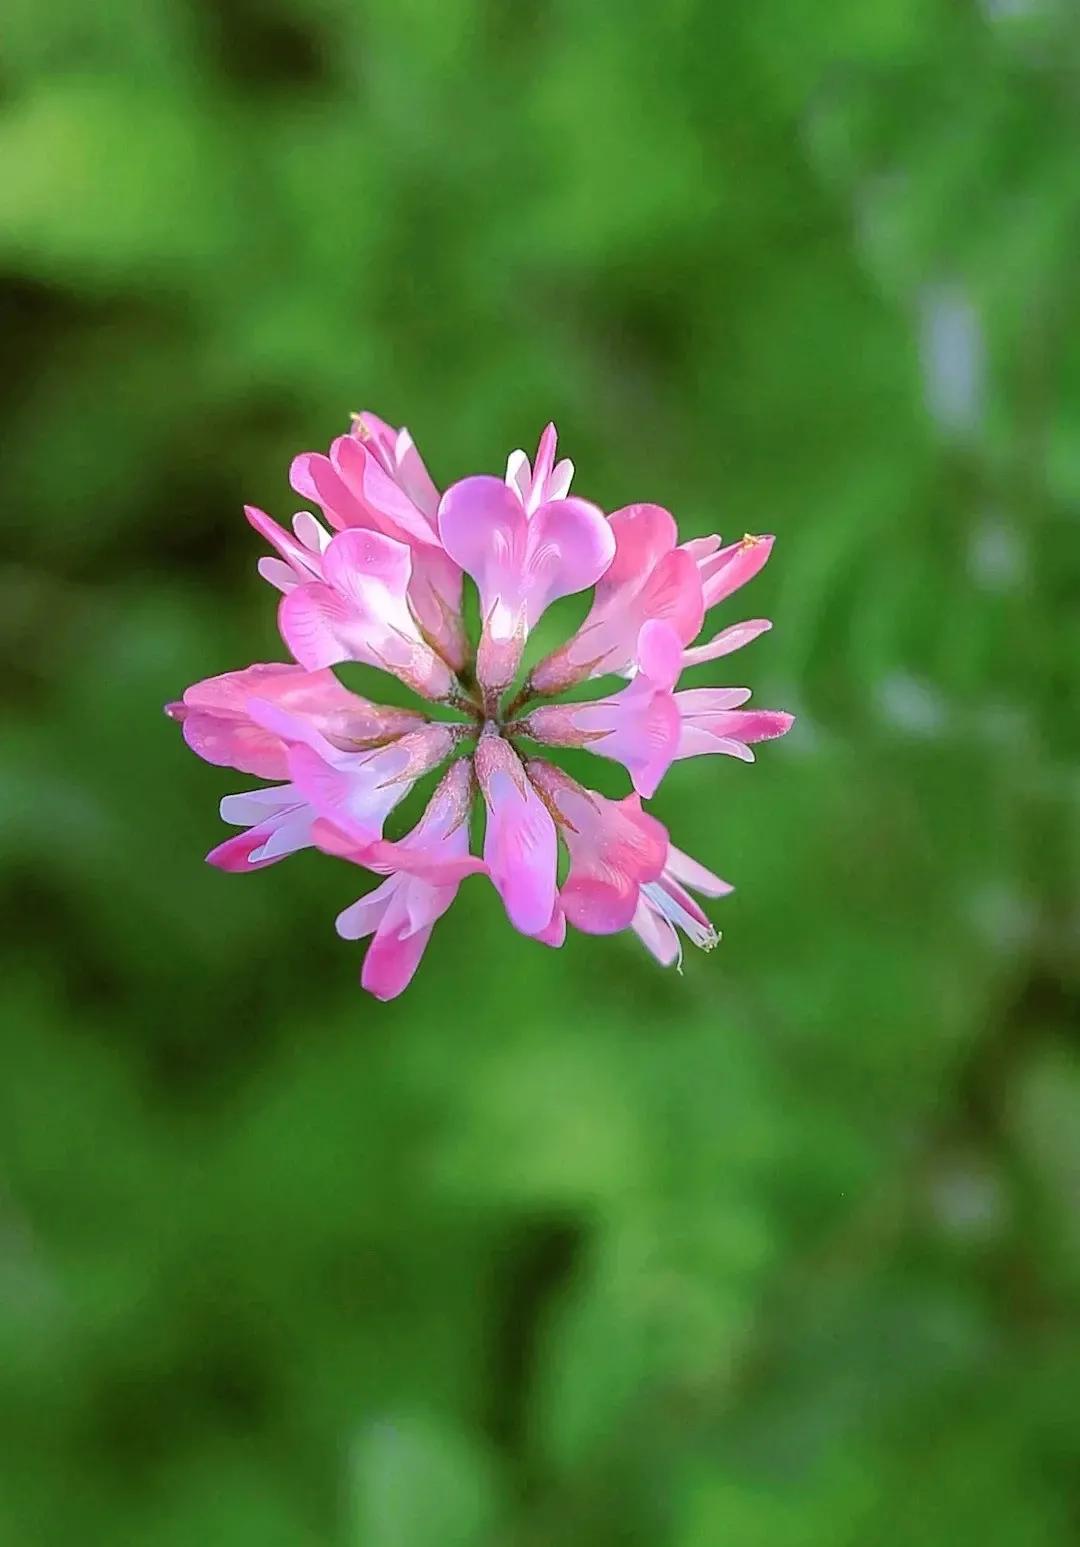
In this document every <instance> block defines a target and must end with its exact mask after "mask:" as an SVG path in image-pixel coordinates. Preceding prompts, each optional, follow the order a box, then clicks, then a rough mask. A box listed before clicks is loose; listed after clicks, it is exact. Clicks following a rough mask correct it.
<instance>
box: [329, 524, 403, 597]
mask: <svg viewBox="0 0 1080 1547" xmlns="http://www.w3.org/2000/svg"><path fill="white" fill-rule="evenodd" d="M323 574H324V575H325V578H326V580H327V582H328V583H329V584H330V585H332V586H333V587H334V589H335V591H338V592H340V593H341V595H342V596H344V597H346V598H347V599H348V600H349V601H351V602H353V603H354V604H355V605H356V606H357V607H359V608H361V609H366V608H368V607H370V606H371V605H372V590H373V588H378V589H379V590H381V591H384V592H385V593H386V595H387V596H388V597H389V598H391V599H393V601H394V602H395V603H396V604H397V606H398V607H399V608H403V606H404V599H405V592H406V590H407V588H408V584H409V579H410V577H411V575H412V558H411V555H410V553H409V549H408V547H407V545H406V544H405V543H402V542H398V541H396V540H395V539H394V538H392V537H386V536H385V535H384V534H383V533H381V532H373V531H369V530H367V529H365V528H363V527H358V528H353V529H351V530H349V531H347V532H339V533H338V535H337V536H336V537H335V538H334V540H333V542H332V543H331V544H330V546H329V547H328V548H327V550H326V553H325V554H324V555H323Z"/></svg>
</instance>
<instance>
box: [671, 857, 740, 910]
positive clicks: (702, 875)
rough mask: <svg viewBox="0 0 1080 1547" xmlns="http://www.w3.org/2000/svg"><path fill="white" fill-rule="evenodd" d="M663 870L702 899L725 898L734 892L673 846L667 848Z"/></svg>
mask: <svg viewBox="0 0 1080 1547" xmlns="http://www.w3.org/2000/svg"><path fill="white" fill-rule="evenodd" d="M665 869H666V870H667V871H668V872H669V873H670V874H671V875H672V876H674V877H675V880H676V881H681V882H682V884H683V885H684V886H692V887H693V889H694V891H695V892H700V893H701V895H702V896H703V897H726V896H727V895H728V894H729V893H730V892H733V891H734V890H735V888H734V887H733V886H731V885H730V884H729V883H728V882H727V881H722V880H721V879H720V877H719V876H718V875H716V874H714V872H713V871H711V870H707V869H706V868H705V866H704V865H700V864H698V862H697V860H696V859H691V857H690V855H689V854H684V853H683V851H682V849H677V848H676V847H675V845H674V844H671V845H670V846H669V847H668V857H667V865H666V866H665Z"/></svg>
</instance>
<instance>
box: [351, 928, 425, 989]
mask: <svg viewBox="0 0 1080 1547" xmlns="http://www.w3.org/2000/svg"><path fill="white" fill-rule="evenodd" d="M433 927H434V926H433V925H431V924H429V925H428V926H427V928H426V929H419V930H416V931H415V932H414V933H412V934H408V935H399V934H390V933H387V934H384V933H383V932H382V931H381V930H380V931H379V932H378V933H377V934H376V936H375V939H374V940H373V941H372V942H371V944H370V946H369V947H368V952H367V955H366V956H365V957H364V965H363V968H362V969H361V972H360V983H361V986H362V987H363V988H365V989H366V990H367V992H368V993H369V994H371V995H372V996H373V997H374V998H376V999H381V1000H383V1001H385V1000H388V999H396V998H397V997H398V995H399V994H403V993H404V992H405V990H406V989H407V988H408V986H409V984H410V983H411V982H412V980H413V978H414V977H415V976H416V969H417V968H418V967H419V965H420V962H421V959H422V957H423V955H424V952H425V951H426V950H427V944H428V941H429V940H430V939H431V931H432V929H433Z"/></svg>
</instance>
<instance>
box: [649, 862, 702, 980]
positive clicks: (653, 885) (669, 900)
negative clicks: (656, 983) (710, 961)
mask: <svg viewBox="0 0 1080 1547" xmlns="http://www.w3.org/2000/svg"><path fill="white" fill-rule="evenodd" d="M641 891H642V894H643V896H645V897H646V898H647V899H648V901H649V902H650V903H651V904H652V906H653V907H654V908H655V909H656V911H657V912H658V913H662V914H663V916H664V918H666V919H667V920H668V922H669V923H670V924H674V925H676V927H677V928H679V929H681V930H682V931H683V933H684V934H685V935H686V936H687V938H688V939H689V940H690V941H692V943H693V944H694V945H696V946H698V947H699V949H700V950H702V951H711V950H712V949H713V947H714V946H715V945H717V944H718V943H719V940H720V936H719V935H718V934H717V932H716V930H715V929H714V928H713V927H712V925H711V924H709V923H704V924H703V923H702V922H701V920H700V919H697V918H695V917H694V915H693V914H692V913H688V912H687V910H686V909H685V908H684V907H683V905H682V903H681V902H677V901H676V899H675V898H674V897H672V895H671V893H670V892H667V891H665V890H664V888H663V887H662V886H661V885H660V883H659V882H658V881H646V882H644V883H643V885H642V888H641ZM681 962H682V951H681V948H680V953H679V963H680V964H681Z"/></svg>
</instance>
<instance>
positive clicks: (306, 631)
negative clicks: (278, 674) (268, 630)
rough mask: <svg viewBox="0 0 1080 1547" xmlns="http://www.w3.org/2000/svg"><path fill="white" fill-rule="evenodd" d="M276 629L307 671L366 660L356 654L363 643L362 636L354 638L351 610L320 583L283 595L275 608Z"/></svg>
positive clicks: (353, 622) (341, 597)
mask: <svg viewBox="0 0 1080 1547" xmlns="http://www.w3.org/2000/svg"><path fill="white" fill-rule="evenodd" d="M278 628H279V630H280V632H281V637H282V639H283V640H284V641H285V643H286V644H287V645H288V647H289V649H290V650H291V651H292V653H293V655H295V657H296V659H297V660H298V661H299V662H300V664H301V666H304V667H306V668H307V670H308V671H318V670H319V669H320V668H322V667H324V666H336V665H337V664H338V663H339V662H340V661H350V660H354V659H355V660H367V655H366V654H364V655H358V654H356V652H357V651H359V650H362V649H364V644H363V636H362V635H360V636H359V637H357V630H356V628H355V620H354V617H353V609H352V607H351V606H350V605H349V603H348V602H347V601H346V599H345V598H344V597H343V596H339V595H338V593H337V592H336V591H333V590H331V588H330V587H329V586H328V585H323V584H322V583H321V582H319V581H316V582H312V583H311V584H309V585H300V586H297V587H296V588H295V589H294V590H292V591H287V592H286V593H285V595H284V596H283V597H282V598H281V603H280V605H279V607H278ZM369 664H371V663H370V662H369Z"/></svg>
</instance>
